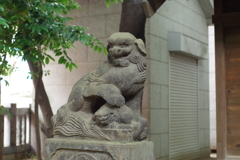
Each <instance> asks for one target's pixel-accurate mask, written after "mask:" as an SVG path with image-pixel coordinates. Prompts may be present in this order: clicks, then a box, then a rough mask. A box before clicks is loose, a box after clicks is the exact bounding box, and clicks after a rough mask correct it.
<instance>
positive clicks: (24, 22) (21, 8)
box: [0, 0, 118, 80]
mask: <svg viewBox="0 0 240 160" xmlns="http://www.w3.org/2000/svg"><path fill="white" fill-rule="evenodd" d="M116 2H118V0H106V3H107V6H110V4H111V3H116ZM0 4H1V5H0V55H1V56H0V80H2V79H3V78H2V77H1V76H6V75H7V74H8V73H9V71H10V70H11V65H10V64H9V63H8V61H7V60H6V57H7V56H10V57H11V56H18V57H19V56H21V57H22V59H23V60H24V61H25V60H27V61H32V62H34V64H37V62H41V64H43V65H45V64H49V62H50V61H51V60H52V61H55V58H56V57H58V63H59V64H64V65H65V67H66V68H68V69H69V70H70V71H71V70H72V69H73V67H75V68H77V65H76V64H75V63H73V61H72V59H71V58H70V57H69V56H68V54H67V51H66V50H67V49H69V48H70V47H74V45H73V44H74V42H75V41H80V42H81V43H84V44H85V45H87V46H90V47H91V48H93V49H94V51H98V52H99V53H100V52H102V51H103V52H104V53H105V54H107V50H106V48H105V47H104V45H103V44H102V43H101V42H100V41H99V40H98V39H96V38H95V37H93V35H91V34H87V28H84V27H80V26H74V25H72V26H71V25H67V22H68V21H70V20H72V18H70V17H66V16H63V15H65V14H67V13H68V12H69V11H70V10H71V9H80V5H79V4H78V3H76V2H74V1H73V0H0ZM47 50H51V51H53V52H54V56H53V55H50V54H48V53H47V52H46V51H47ZM32 74H33V73H32ZM32 76H33V75H32Z"/></svg>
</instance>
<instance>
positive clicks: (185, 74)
mask: <svg viewBox="0 0 240 160" xmlns="http://www.w3.org/2000/svg"><path fill="white" fill-rule="evenodd" d="M169 94H170V95H169V96H170V111H169V113H170V115H169V118H170V119H169V125H170V126H169V132H170V141H169V142H170V144H169V149H170V159H171V160H194V159H199V135H198V131H199V126H198V64H197V59H194V58H191V57H188V56H184V55H181V54H174V53H171V57H170V92H169Z"/></svg>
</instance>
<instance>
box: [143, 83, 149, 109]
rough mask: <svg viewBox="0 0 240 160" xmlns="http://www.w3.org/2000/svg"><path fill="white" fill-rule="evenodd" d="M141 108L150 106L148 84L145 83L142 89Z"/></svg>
mask: <svg viewBox="0 0 240 160" xmlns="http://www.w3.org/2000/svg"><path fill="white" fill-rule="evenodd" d="M142 108H143V109H149V108H150V84H145V86H144V90H143V98H142Z"/></svg>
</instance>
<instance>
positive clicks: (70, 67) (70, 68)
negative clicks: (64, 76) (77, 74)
mask: <svg viewBox="0 0 240 160" xmlns="http://www.w3.org/2000/svg"><path fill="white" fill-rule="evenodd" d="M68 69H69V71H70V72H72V64H70V65H69V67H68Z"/></svg>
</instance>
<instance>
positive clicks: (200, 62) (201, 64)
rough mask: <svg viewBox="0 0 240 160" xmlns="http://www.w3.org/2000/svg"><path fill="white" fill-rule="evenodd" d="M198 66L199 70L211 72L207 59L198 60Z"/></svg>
mask: <svg viewBox="0 0 240 160" xmlns="http://www.w3.org/2000/svg"><path fill="white" fill-rule="evenodd" d="M211 65H212V64H211ZM198 67H199V71H202V72H209V60H207V59H200V60H198Z"/></svg>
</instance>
